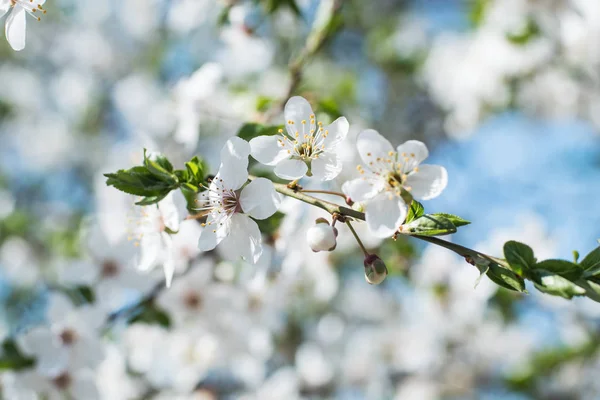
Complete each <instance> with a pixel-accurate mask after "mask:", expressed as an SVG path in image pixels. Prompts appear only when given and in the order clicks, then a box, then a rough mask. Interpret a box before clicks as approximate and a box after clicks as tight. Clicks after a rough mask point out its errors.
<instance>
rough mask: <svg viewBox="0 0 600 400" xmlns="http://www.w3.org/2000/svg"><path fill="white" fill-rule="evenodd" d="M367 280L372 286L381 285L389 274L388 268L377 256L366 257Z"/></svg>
mask: <svg viewBox="0 0 600 400" xmlns="http://www.w3.org/2000/svg"><path fill="white" fill-rule="evenodd" d="M364 265H365V279H366V280H367V282H369V283H370V284H371V285H379V284H380V283H381V282H383V281H384V280H385V277H386V276H387V274H388V270H387V267H386V266H385V263H384V262H383V260H382V259H381V258H379V257H378V256H377V255H375V254H369V255H368V256H366V257H365V261H364Z"/></svg>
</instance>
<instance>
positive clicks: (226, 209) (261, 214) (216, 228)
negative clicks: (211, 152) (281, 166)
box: [198, 137, 281, 264]
mask: <svg viewBox="0 0 600 400" xmlns="http://www.w3.org/2000/svg"><path fill="white" fill-rule="evenodd" d="M249 154H250V145H249V144H248V142H246V141H245V140H243V139H240V138H238V137H233V138H231V139H229V140H228V141H227V143H226V144H225V146H224V147H223V150H221V166H220V168H219V172H218V173H217V175H216V176H215V178H214V179H213V180H212V181H211V183H210V184H209V186H208V190H207V191H206V192H204V193H205V194H204V196H203V198H202V199H201V201H200V203H201V207H200V210H201V213H203V214H205V215H206V216H207V221H206V223H204V224H203V227H204V229H203V230H202V232H201V233H200V239H199V241H198V247H199V249H200V250H202V251H208V250H212V249H214V248H215V247H216V246H217V245H218V244H220V246H221V247H222V248H223V250H224V251H225V253H226V254H227V255H228V256H229V257H232V258H239V257H242V258H244V259H245V260H247V261H248V262H251V263H253V264H255V263H256V262H257V261H258V258H259V257H260V255H261V254H262V238H261V234H260V230H259V229H258V225H257V224H256V222H254V220H252V218H255V219H265V218H268V217H270V216H271V215H273V214H274V213H275V211H277V207H278V206H279V203H280V202H281V197H280V196H279V194H278V193H276V192H275V188H274V187H273V183H272V182H271V181H270V180H268V179H265V178H256V179H254V180H253V181H252V182H250V183H248V184H247V185H246V186H244V184H245V183H246V182H247V181H248V155H249ZM250 217H252V218H250Z"/></svg>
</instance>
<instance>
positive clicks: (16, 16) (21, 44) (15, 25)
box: [5, 5, 27, 51]
mask: <svg viewBox="0 0 600 400" xmlns="http://www.w3.org/2000/svg"><path fill="white" fill-rule="evenodd" d="M26 23H27V21H26V20H25V9H24V8H23V7H21V6H19V5H15V6H14V7H13V11H12V12H11V13H10V15H9V16H8V18H7V19H6V26H5V32H6V40H8V43H9V44H10V46H11V47H12V48H13V50H15V51H21V50H23V49H24V48H25V27H26Z"/></svg>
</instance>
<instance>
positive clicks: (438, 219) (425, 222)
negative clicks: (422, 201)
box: [401, 214, 456, 236]
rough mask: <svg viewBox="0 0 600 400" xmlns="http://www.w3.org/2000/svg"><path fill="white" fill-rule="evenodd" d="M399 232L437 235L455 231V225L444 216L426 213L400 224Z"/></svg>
mask: <svg viewBox="0 0 600 400" xmlns="http://www.w3.org/2000/svg"><path fill="white" fill-rule="evenodd" d="M401 232H402V233H405V234H408V235H422V236H439V235H448V234H450V233H454V232H456V226H454V224H453V223H452V222H451V221H450V220H449V219H448V218H446V217H442V216H439V215H438V216H435V215H429V214H426V215H423V216H421V217H419V218H417V219H415V220H414V221H412V222H410V223H408V224H405V225H402V226H401Z"/></svg>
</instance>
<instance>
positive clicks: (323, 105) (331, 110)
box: [317, 97, 342, 120]
mask: <svg viewBox="0 0 600 400" xmlns="http://www.w3.org/2000/svg"><path fill="white" fill-rule="evenodd" d="M317 110H319V111H321V112H324V113H325V114H327V115H329V117H330V118H331V119H332V120H335V119H337V118H339V117H341V116H342V112H341V111H340V108H339V107H338V105H337V103H336V102H335V100H334V99H333V98H331V97H329V98H325V99H321V100H320V101H319V103H318V106H317Z"/></svg>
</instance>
